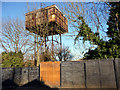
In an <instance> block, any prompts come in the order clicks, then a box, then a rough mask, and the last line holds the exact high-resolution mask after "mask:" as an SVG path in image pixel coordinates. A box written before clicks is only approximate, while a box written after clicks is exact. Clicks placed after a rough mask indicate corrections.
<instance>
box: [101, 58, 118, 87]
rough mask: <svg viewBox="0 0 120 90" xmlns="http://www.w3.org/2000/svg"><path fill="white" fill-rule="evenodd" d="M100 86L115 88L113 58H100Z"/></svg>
mask: <svg viewBox="0 0 120 90" xmlns="http://www.w3.org/2000/svg"><path fill="white" fill-rule="evenodd" d="M99 63H100V73H101V77H100V78H101V84H102V88H116V79H115V72H114V64H113V60H100V62H99Z"/></svg>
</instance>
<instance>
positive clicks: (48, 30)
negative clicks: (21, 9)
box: [25, 5, 68, 49]
mask: <svg viewBox="0 0 120 90" xmlns="http://www.w3.org/2000/svg"><path fill="white" fill-rule="evenodd" d="M25 23H26V30H28V31H30V32H32V33H35V34H37V35H39V36H40V37H41V38H44V39H45V47H46V46H47V45H46V42H47V37H48V36H52V49H53V46H54V45H53V41H54V40H53V35H60V46H61V48H62V40H61V34H63V33H67V32H68V22H67V18H66V17H65V16H64V15H63V14H62V12H61V11H60V10H59V9H58V7H57V6H56V5H51V6H48V7H45V8H41V9H38V10H34V11H31V12H28V13H26V14H25Z"/></svg>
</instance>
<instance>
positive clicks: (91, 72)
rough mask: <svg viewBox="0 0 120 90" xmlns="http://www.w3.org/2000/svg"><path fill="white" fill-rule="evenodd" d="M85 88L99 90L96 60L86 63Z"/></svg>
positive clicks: (98, 73) (98, 72)
mask: <svg viewBox="0 0 120 90" xmlns="http://www.w3.org/2000/svg"><path fill="white" fill-rule="evenodd" d="M86 86H87V88H100V71H99V63H98V60H97V61H96V60H95V61H93V60H90V61H87V62H86Z"/></svg>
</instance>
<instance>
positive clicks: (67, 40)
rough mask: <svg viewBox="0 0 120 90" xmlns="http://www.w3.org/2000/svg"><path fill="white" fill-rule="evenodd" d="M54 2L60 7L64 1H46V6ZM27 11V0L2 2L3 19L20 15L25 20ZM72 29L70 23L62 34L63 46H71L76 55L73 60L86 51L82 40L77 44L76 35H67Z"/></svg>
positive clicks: (73, 53)
mask: <svg viewBox="0 0 120 90" xmlns="http://www.w3.org/2000/svg"><path fill="white" fill-rule="evenodd" d="M38 4H39V3H38ZM53 4H56V5H57V6H58V8H59V6H60V5H61V4H62V3H61V2H45V6H50V5H53ZM38 9H39V7H38ZM59 9H60V10H61V8H59ZM61 11H62V10H61ZM26 12H27V3H26V2H2V20H4V19H7V18H9V17H10V18H16V17H19V18H20V19H22V20H24V21H25V13H26ZM72 30H74V28H72V27H70V26H69V24H68V33H66V34H63V35H62V46H64V47H69V49H70V51H71V54H72V55H73V56H74V58H73V60H77V59H80V58H82V57H83V54H81V52H82V51H84V48H81V47H82V45H81V42H82V41H80V42H79V43H78V44H77V45H74V38H75V37H70V36H69V37H68V36H66V35H69V33H70V32H71V31H72ZM78 45H79V46H78ZM88 46H89V44H88ZM84 47H85V46H84Z"/></svg>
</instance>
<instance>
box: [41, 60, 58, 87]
mask: <svg viewBox="0 0 120 90" xmlns="http://www.w3.org/2000/svg"><path fill="white" fill-rule="evenodd" d="M40 80H41V81H43V82H44V84H45V85H48V86H50V87H59V86H60V62H57V61H56V62H41V63H40Z"/></svg>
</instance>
